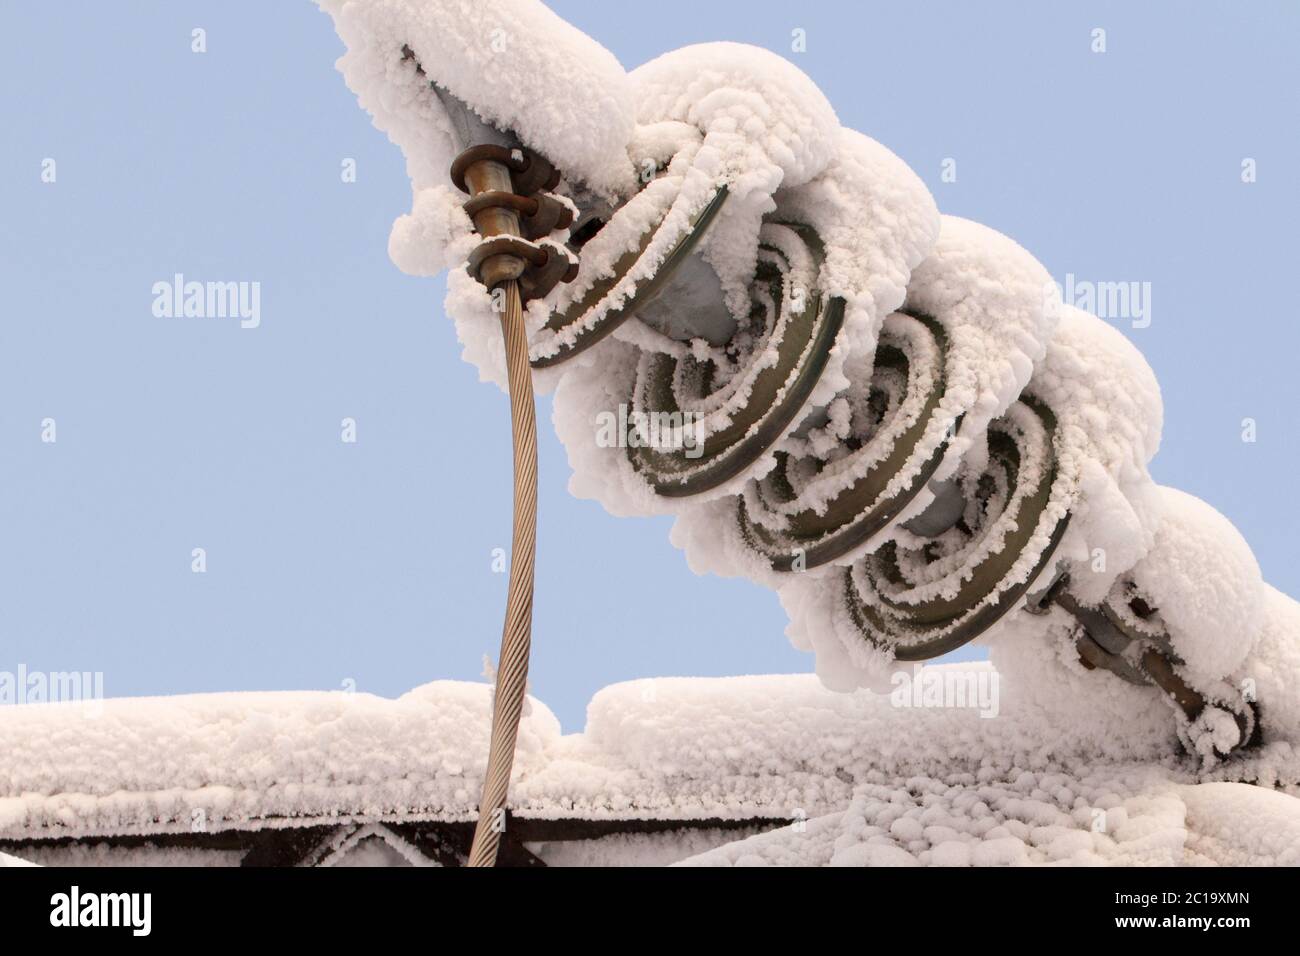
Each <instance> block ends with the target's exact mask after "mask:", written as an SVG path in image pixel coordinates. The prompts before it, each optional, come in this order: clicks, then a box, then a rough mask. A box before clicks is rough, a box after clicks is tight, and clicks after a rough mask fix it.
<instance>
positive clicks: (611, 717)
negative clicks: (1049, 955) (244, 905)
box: [0, 664, 1300, 866]
mask: <svg viewBox="0 0 1300 956" xmlns="http://www.w3.org/2000/svg"><path fill="white" fill-rule="evenodd" d="M1062 679H1063V680H1065V679H1066V678H1064V677H1063V678H1062ZM895 685H896V686H895V687H894V690H893V691H892V693H891V694H889V695H878V694H874V693H872V692H870V691H866V690H859V691H855V692H850V693H836V692H832V691H829V690H827V689H826V688H824V687H823V686H821V684H820V682H819V681H818V680H817V678H816V677H815V676H814V675H794V676H771V677H736V678H720V679H716V678H710V679H705V678H660V679H653V680H643V681H634V682H631V683H626V684H617V685H614V686H612V687H608V688H605V689H604V690H602V691H601V692H600V693H598V694H597V695H596V696H595V698H593V700H592V701H591V704H590V705H589V707H588V712H587V726H586V728H585V730H584V731H583V732H582V733H579V734H570V735H563V734H561V733H560V728H559V723H558V721H557V720H556V719H555V717H554V715H553V714H552V713H551V712H550V711H549V710H548V709H547V708H546V707H545V706H544V705H543V704H542V703H541V702H540V701H537V700H531V701H530V706H529V708H528V713H527V715H526V716H525V718H524V721H523V726H522V730H521V734H520V747H519V754H518V759H517V761H516V765H515V772H514V780H513V783H512V787H511V795H512V796H511V807H512V810H511V816H510V819H509V822H508V824H507V830H506V840H505V841H504V842H503V851H502V852H503V863H512V864H519V865H525V864H526V865H537V864H539V863H545V864H547V865H553V866H554V865H560V866H563V865H586V864H600V865H621V864H640V865H659V864H666V863H676V862H686V863H690V864H710V865H716V864H725V863H740V864H754V863H776V864H780V863H802V864H813V863H817V864H821V863H835V864H871V865H889V864H902V865H911V864H915V863H923V864H962V865H1011V864H1014V865H1028V864H1038V863H1053V862H1066V863H1078V864H1083V863H1088V864H1097V863H1103V864H1106V863H1108V864H1131V863H1162V864H1200V863H1206V862H1220V863H1257V864H1282V863H1300V799H1297V796H1296V795H1297V794H1300V755H1297V753H1296V751H1295V750H1294V749H1293V748H1292V747H1291V746H1290V745H1288V744H1272V745H1266V746H1265V747H1264V748H1263V749H1261V750H1259V751H1256V752H1253V753H1252V754H1250V755H1249V756H1247V757H1245V758H1244V759H1239V760H1234V761H1232V762H1229V763H1225V764H1223V765H1221V766H1220V767H1219V768H1216V770H1215V771H1211V772H1206V771H1198V770H1197V769H1196V768H1195V767H1193V766H1192V765H1190V764H1188V763H1187V762H1185V761H1179V760H1177V759H1175V757H1174V756H1173V755H1172V753H1171V751H1170V747H1169V728H1168V721H1167V718H1166V716H1165V714H1164V713H1163V712H1162V710H1161V708H1160V706H1159V705H1158V702H1152V701H1146V702H1145V706H1135V704H1140V703H1141V701H1140V698H1136V697H1130V698H1129V699H1128V704H1129V706H1128V708H1127V709H1123V708H1120V707H1103V708H1095V707H1093V706H1092V704H1093V702H1091V701H1089V700H1087V699H1086V698H1084V697H1081V696H1078V695H1074V696H1072V697H1068V698H1067V699H1069V700H1071V701H1072V705H1071V706H1068V707H1061V706H1060V705H1059V703H1058V698H1057V696H1056V694H1059V693H1061V692H1064V691H1068V690H1069V688H1068V687H1067V686H1065V685H1060V686H1057V687H1055V688H1032V687H1030V686H1029V685H1026V684H1023V683H1019V682H1015V681H1013V680H1010V679H1002V677H1001V675H999V674H998V672H997V671H996V670H994V669H993V668H992V667H991V666H989V665H987V664H974V665H939V666H930V667H926V668H924V669H923V670H921V671H919V672H918V673H917V674H914V675H909V677H908V679H907V680H902V679H899V680H897V681H896V682H895ZM1052 691H1054V692H1056V693H1055V694H1054V693H1051V692H1052ZM489 696H490V688H489V686H488V685H486V684H466V683H458V682H452V681H440V682H435V683H432V684H428V685H425V686H423V687H420V688H417V689H416V690H413V691H411V692H410V693H408V694H405V695H403V696H402V697H400V698H398V699H396V700H386V699H382V698H377V697H373V696H371V695H369V694H360V693H345V692H341V691H331V692H318V693H316V692H296V693H241V694H204V695H196V696H188V697H187V696H181V697H160V698H146V699H122V700H110V701H104V702H96V704H95V705H94V707H93V708H86V707H83V706H81V705H77V704H26V705H22V706H17V707H10V708H5V709H4V711H3V712H0V732H2V733H3V734H4V738H5V739H6V740H7V741H10V742H12V744H13V746H12V747H10V748H7V749H6V752H5V754H4V756H3V758H2V759H0V851H3V852H4V853H8V854H10V855H12V856H15V857H18V858H20V859H23V860H27V861H30V862H36V863H42V864H46V865H68V864H94V865H212V866H238V865H241V864H242V865H246V866H267V865H325V866H333V865H406V864H412V865H458V864H460V863H462V862H463V860H464V856H465V852H466V850H467V849H468V844H469V837H470V832H471V829H472V825H473V824H472V821H473V819H474V817H475V815H476V811H477V801H478V795H479V789H480V787H481V785H482V775H483V769H484V764H485V758H486V753H487V733H488V726H489V719H488V718H489V709H490V707H489ZM1153 703H1155V704H1156V706H1151V704H1153ZM1248 782H1249V783H1258V784H1263V786H1249V785H1247V783H1248Z"/></svg>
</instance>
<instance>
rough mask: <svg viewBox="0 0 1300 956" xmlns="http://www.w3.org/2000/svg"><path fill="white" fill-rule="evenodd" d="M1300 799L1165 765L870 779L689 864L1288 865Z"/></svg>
mask: <svg viewBox="0 0 1300 956" xmlns="http://www.w3.org/2000/svg"><path fill="white" fill-rule="evenodd" d="M1297 861H1300V799H1297V798H1296V797H1293V796H1287V795H1285V794H1281V793H1276V792H1271V791H1267V790H1262V789H1260V788H1259V787H1252V786H1249V785H1247V784H1241V783H1202V784H1194V785H1186V784H1179V783H1176V782H1173V781H1171V780H1169V779H1167V778H1166V777H1164V776H1162V775H1161V774H1159V773H1155V772H1151V771H1141V770H1131V771H1127V772H1091V773H1087V774H1084V775H1081V776H1078V777H1071V776H1066V775H1063V774H1055V773H1031V772H1028V771H1026V772H1023V773H1021V774H1019V775H1018V776H1017V777H1016V778H1015V779H1013V780H1009V781H996V782H995V781H988V780H981V779H978V778H975V779H972V778H971V777H970V776H969V775H957V776H947V777H940V778H933V777H926V776H921V777H914V778H912V779H909V780H907V781H906V783H905V785H904V786H902V787H898V786H880V785H867V786H864V787H862V788H861V789H860V790H859V791H858V792H857V793H855V795H854V797H853V800H852V802H851V803H850V804H849V806H848V808H847V809H845V810H843V811H840V812H837V813H833V814H827V815H826V816H823V817H818V818H816V819H813V820H810V821H808V822H807V823H806V824H804V825H803V826H802V828H801V827H800V826H799V825H797V824H794V825H790V826H787V827H783V828H781V829H779V830H775V831H771V832H768V833H763V834H759V835H756V836H753V837H750V838H748V839H745V840H741V841H738V842H735V843H729V844H725V845H723V846H721V847H717V848H715V849H712V850H709V851H706V852H704V853H700V854H697V855H695V856H693V857H690V858H688V859H686V860H684V861H682V863H681V865H685V866H962V867H964V866H1060V865H1068V866H1206V865H1219V866H1246V865H1255V866H1284V865H1295V864H1296V863H1297Z"/></svg>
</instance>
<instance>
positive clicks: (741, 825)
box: [0, 0, 1300, 866]
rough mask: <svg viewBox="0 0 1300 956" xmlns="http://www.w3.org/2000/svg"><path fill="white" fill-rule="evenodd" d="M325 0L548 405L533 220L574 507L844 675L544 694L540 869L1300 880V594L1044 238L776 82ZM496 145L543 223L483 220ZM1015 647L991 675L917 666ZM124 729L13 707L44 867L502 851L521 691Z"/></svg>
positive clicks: (532, 755) (495, 2)
mask: <svg viewBox="0 0 1300 956" xmlns="http://www.w3.org/2000/svg"><path fill="white" fill-rule="evenodd" d="M320 3H321V6H323V7H324V8H325V9H326V10H327V11H328V12H329V13H330V14H331V16H332V17H333V18H334V22H335V24H336V27H337V29H338V32H339V35H340V36H341V38H342V39H343V41H344V43H345V45H346V48H347V50H346V53H345V54H344V56H343V57H342V58H341V59H340V61H339V68H340V70H341V71H342V73H343V74H344V77H345V78H346V80H347V83H348V85H349V86H350V87H351V88H352V90H353V91H354V92H355V93H356V95H357V97H358V99H359V100H360V102H361V105H362V106H363V107H365V108H366V109H367V110H369V111H370V112H371V114H372V115H373V116H374V119H375V122H376V125H378V126H379V127H380V128H381V129H383V130H385V131H386V132H387V133H388V134H389V136H390V137H391V138H392V139H393V140H394V142H396V143H397V145H398V146H400V147H401V149H402V151H403V153H404V155H405V158H406V163H407V169H408V172H409V174H410V178H411V183H412V190H413V199H412V209H411V212H410V213H409V214H407V215H405V216H403V217H401V218H400V219H399V220H398V221H397V222H396V223H395V225H394V227H393V231H392V235H391V239H390V253H391V256H392V258H393V260H394V262H396V263H397V264H398V265H399V266H400V267H401V268H403V269H405V270H406V271H408V272H412V273H415V274H420V275H432V274H436V273H438V272H441V271H443V270H450V280H449V289H448V298H447V311H448V314H449V315H450V316H451V318H452V319H453V320H454V321H455V323H456V327H457V329H458V332H459V335H460V338H461V341H462V342H463V344H464V348H465V357H466V358H467V359H468V360H469V361H471V362H473V363H474V364H475V365H476V366H477V367H478V368H479V369H480V371H481V373H482V375H483V377H484V378H486V379H488V380H491V381H495V382H498V383H502V382H503V381H504V356H503V350H502V346H501V341H500V336H499V327H498V316H497V313H496V311H495V303H494V299H493V297H492V296H491V295H490V294H489V293H488V291H487V290H485V288H484V287H483V286H482V285H480V284H479V282H478V281H476V277H475V276H474V275H471V274H470V272H469V271H467V270H466V268H465V265H466V263H471V264H475V263H480V262H482V261H483V255H484V253H483V245H481V243H480V236H479V235H478V234H477V233H476V232H475V227H474V223H473V221H472V219H471V215H470V213H474V212H475V211H476V210H477V211H481V210H482V209H483V208H485V207H492V206H498V207H500V208H503V209H509V210H511V211H512V212H513V213H514V214H517V216H518V217H519V218H520V222H521V223H522V226H523V232H524V236H523V238H518V239H512V240H511V242H512V243H514V244H513V245H511V246H510V249H512V250H513V254H517V255H518V256H519V257H520V258H522V259H524V260H526V261H527V262H528V265H529V270H530V271H529V272H528V274H527V275H526V276H525V278H524V279H523V280H521V282H522V283H523V286H524V292H525V293H526V297H527V299H528V301H527V314H526V319H527V325H528V331H529V336H530V352H531V360H532V364H533V366H534V377H535V381H536V382H537V384H538V385H540V386H541V387H544V388H549V389H552V390H553V391H554V408H555V413H554V418H555V427H556V429H557V431H558V433H559V435H560V437H561V439H562V440H563V441H564V443H565V446H566V448H567V450H568V454H569V459H570V463H571V465H572V467H573V476H572V478H571V482H570V487H571V489H572V490H573V492H574V493H575V494H578V495H582V496H587V497H591V498H595V499H597V500H599V501H601V502H602V503H603V504H604V505H605V507H606V508H607V509H608V510H610V511H611V512H612V513H615V514H643V513H671V514H674V515H676V518H677V520H676V523H675V525H674V528H673V532H672V540H673V542H674V543H675V544H676V545H678V546H679V547H681V548H682V549H683V550H684V551H685V552H686V555H687V558H688V560H689V561H690V563H691V566H692V567H693V568H694V569H696V570H697V571H700V572H706V571H711V572H714V573H718V574H724V575H745V576H748V577H751V578H753V579H755V580H757V581H760V582H762V583H764V584H766V585H768V586H770V587H772V588H774V589H776V590H777V591H778V592H779V594H780V597H781V600H782V603H783V605H784V607H785V608H786V610H787V612H788V614H789V617H790V626H789V629H788V633H789V635H790V637H791V639H792V640H793V641H794V642H795V643H796V644H797V645H798V646H800V647H802V648H805V649H807V650H809V651H811V652H813V653H814V654H815V657H816V668H817V675H816V676H813V675H807V676H793V677H737V678H728V679H708V680H706V679H693V678H676V679H666V678H662V679H652V680H647V681H639V682H634V683H629V684H621V685H616V686H614V687H610V688H606V689H605V690H604V691H602V692H600V693H599V694H598V695H597V696H596V697H595V698H594V699H593V700H592V702H591V704H590V706H589V709H588V721H587V726H586V729H585V730H584V731H583V732H582V733H580V734H573V735H567V736H566V735H563V734H561V733H560V728H559V724H558V722H557V721H556V720H555V718H554V716H553V715H552V714H551V713H550V712H549V711H548V710H547V709H546V708H545V707H544V706H543V705H542V704H541V703H540V702H539V701H536V700H533V701H531V704H530V707H529V708H528V710H527V712H526V714H525V716H524V719H523V723H522V727H521V732H520V738H519V746H518V754H517V757H516V760H515V767H514V778H513V780H512V783H511V787H510V808H511V810H510V817H509V820H508V824H507V829H506V834H505V840H504V841H503V843H502V849H501V853H502V857H501V858H502V862H505V863H517V864H538V863H545V864H550V865H562V864H582V863H679V862H680V863H686V864H692V865H719V864H721V865H726V864H740V865H748V864H764V863H771V864H788V863H798V864H835V865H911V864H918V863H919V864H938V865H1022V864H1038V863H1080V864H1096V863H1103V864H1106V863H1109V864H1152V863H1156V864H1205V863H1229V864H1238V863H1255V864H1287V863H1289V864H1296V863H1300V799H1298V798H1300V752H1297V746H1300V694H1297V692H1296V690H1295V688H1296V687H1297V686H1298V682H1300V605H1297V604H1296V602H1295V601H1293V600H1291V599H1290V598H1289V597H1287V596H1285V595H1283V594H1280V593H1278V592H1277V591H1275V590H1274V589H1272V588H1270V587H1269V586H1268V585H1267V584H1266V583H1264V581H1263V580H1262V579H1261V575H1260V571H1259V568H1258V565H1257V564H1256V562H1255V560H1254V557H1253V555H1252V554H1251V551H1250V548H1249V546H1248V545H1247V544H1246V543H1245V542H1244V541H1243V540H1242V539H1241V537H1240V535H1238V534H1237V532H1236V531H1235V529H1233V527H1232V526H1231V524H1230V523H1229V522H1227V521H1226V520H1225V519H1224V518H1223V517H1221V516H1220V515H1219V514H1218V513H1217V512H1215V511H1214V510H1213V509H1212V508H1210V507H1209V506H1208V505H1206V504H1204V503H1202V502H1200V501H1197V500H1196V499H1194V498H1191V497H1190V496H1188V495H1185V494H1183V493H1181V492H1178V491H1175V490H1173V489H1169V488H1162V487H1159V486H1157V485H1156V484H1155V483H1154V482H1153V481H1152V480H1151V477H1150V475H1149V473H1148V469H1147V466H1148V462H1149V461H1150V459H1151V457H1152V456H1153V455H1154V453H1155V451H1156V449H1157V447H1158V444H1159V439H1160V429H1161V418H1162V407H1161V399H1160V392H1159V388H1158V385H1157V383H1156V381H1155V378H1154V375H1153V374H1152V372H1151V370H1150V368H1149V367H1148V366H1147V364H1146V363H1145V361H1143V359H1142V357H1141V356H1140V355H1139V354H1138V352H1137V351H1136V350H1135V349H1134V348H1133V347H1132V345H1130V344H1129V343H1128V342H1127V340H1126V339H1125V338H1124V337H1123V336H1122V335H1120V334H1119V333H1118V332H1116V331H1115V330H1114V329H1112V328H1110V327H1109V326H1107V325H1106V324H1105V323H1103V322H1101V321H1100V320H1099V319H1097V318H1095V317H1093V316H1091V315H1088V314H1087V313H1084V312H1081V311H1080V310H1078V309H1074V308H1071V307H1067V306H1064V305H1063V304H1062V302H1061V300H1060V295H1059V293H1058V291H1057V289H1056V287H1055V285H1054V284H1053V283H1052V281H1051V279H1050V277H1049V276H1048V274H1047V272H1046V270H1045V269H1044V268H1043V267H1042V266H1041V265H1040V264H1039V263H1038V262H1037V261H1036V260H1035V259H1034V258H1033V257H1032V256H1031V255H1030V254H1029V253H1028V252H1026V251H1025V250H1024V249H1022V248H1021V247H1020V246H1019V245H1017V244H1016V243H1015V242H1014V241H1012V240H1011V239H1009V238H1007V237H1006V236H1003V235H1000V234H999V233H997V232H994V231H993V230H991V229H989V228H987V227H985V226H982V225H979V224H977V223H974V222H969V221H966V220H962V219H958V218H955V217H951V216H943V215H941V214H940V213H939V210H938V209H937V207H936V205H935V203H934V201H933V199H932V197H931V196H930V195H929V193H928V192H927V190H926V189H925V187H924V185H923V184H922V183H921V181H920V180H919V179H918V178H917V177H916V176H915V175H914V174H913V173H912V172H911V171H910V170H909V169H908V168H907V167H906V166H905V165H904V164H903V163H902V162H901V161H900V160H899V159H898V158H897V157H896V156H894V155H893V154H892V153H890V152H889V151H888V150H887V149H886V148H885V147H883V146H881V145H879V144H877V143H875V142H874V141H872V140H870V139H869V138H867V137H865V136H863V135H862V134H860V133H857V132H855V131H853V130H849V129H845V128H843V127H841V126H840V124H839V122H838V120H837V118H836V115H835V112H834V110H833V109H832V107H831V105H830V104H829V103H827V102H826V100H825V98H824V97H823V96H822V95H821V93H820V92H819V91H818V90H817V89H816V87H815V86H813V84H812V83H811V82H810V81H809V80H808V79H807V77H805V76H804V75H803V74H802V73H801V72H799V70H797V69H796V68H795V67H794V66H793V65H791V64H790V63H788V62H787V61H785V60H783V59H781V58H779V57H777V56H774V55H773V54H771V53H768V52H766V51H763V50H758V49H755V48H751V47H746V46H741V45H737V44H725V43H723V44H708V45H706V46H702V47H691V48H687V49H684V50H678V51H675V52H673V53H669V54H667V55H665V56H663V57H660V58H658V59H656V60H654V61H652V62H650V63H647V64H645V65H643V66H641V67H639V68H637V69H636V70H633V71H631V72H630V73H629V72H627V71H625V70H624V69H623V67H622V66H621V65H620V64H619V63H618V62H617V60H616V59H615V58H614V57H613V56H612V55H611V54H610V53H609V52H608V51H606V50H604V49H603V48H601V47H600V46H599V45H598V44H596V43H595V42H594V41H592V40H591V39H590V38H588V37H586V36H584V35H582V34H581V33H579V32H578V31H576V30H575V29H573V28H572V27H571V26H569V25H568V24H566V23H564V22H563V21H561V20H560V19H559V18H557V17H555V16H554V15H553V14H552V13H551V12H550V11H548V10H547V9H546V8H545V7H543V6H542V5H541V4H540V3H538V2H535V0H320ZM472 148H478V149H479V152H478V153H476V154H472ZM471 154H472V155H478V156H492V157H495V158H494V159H493V161H494V162H499V163H500V164H502V165H503V166H505V167H507V168H508V170H509V171H510V173H511V175H512V177H513V178H512V179H511V183H512V189H513V192H505V191H495V192H493V193H487V192H483V193H479V194H477V195H475V196H473V197H472V198H471V200H470V202H469V203H466V202H465V196H464V194H463V193H462V192H461V191H460V189H459V188H458V187H459V186H461V185H464V173H465V157H466V156H467V155H471ZM449 172H450V175H449ZM467 206H468V207H469V210H468V212H467V209H466V207H467ZM475 268H477V266H475ZM975 639H979V640H982V641H984V642H985V643H987V645H988V646H989V649H990V656H991V660H992V663H991V664H988V665H960V666H959V665H945V666H931V667H927V668H924V669H919V670H913V669H912V665H913V662H915V661H920V660H923V659H927V658H930V657H933V656H936V655H939V654H942V653H944V652H946V651H947V650H950V649H952V648H954V647H956V646H959V645H960V644H963V643H965V642H967V641H970V640H975ZM1171 705H1172V706H1171ZM94 711H95V712H94V713H93V714H88V713H86V712H85V711H84V710H83V709H82V708H79V707H77V706H76V705H25V706H21V707H14V708H5V709H4V710H3V712H0V735H2V736H3V739H4V740H5V741H6V748H5V749H4V751H3V752H2V753H0V850H3V851H4V852H5V853H8V854H12V855H13V856H16V857H19V858H22V859H25V860H30V861H34V862H39V863H47V864H61V863H85V862H94V863H106V864H114V863H127V864H130V863H151V864H157V863H163V864H166V863H203V864H213V865H248V866H253V865H300V864H302V865H349V864H358V863H361V864H366V863H395V864H401V863H410V864H416V865H425V864H442V865H457V864H460V863H463V862H464V860H465V855H466V852H467V850H468V847H469V840H470V834H471V830H472V827H473V820H474V818H475V816H476V815H477V811H478V800H479V794H480V790H481V787H482V784H483V776H484V764H485V757H486V754H487V750H488V733H489V724H490V721H489V711H490V701H489V688H488V687H487V686H486V685H471V684H460V683H455V682H438V683H433V684H428V685H425V686H423V687H420V688H417V689H416V690H414V691H412V692H410V693H409V694H406V695H404V696H403V697H401V698H398V699H397V700H383V699H379V698H376V697H372V696H369V695H365V694H345V693H337V692H331V693H275V694H216V695H200V696H193V697H176V698H154V699H143V700H118V701H107V702H103V703H102V704H97V705H96V707H95V708H94ZM1171 713H1172V715H1173V717H1174V719H1173V720H1172V721H1171V720H1170V714H1171ZM6 863H8V858H6V857H5V856H3V855H2V854H0V864H6Z"/></svg>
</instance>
